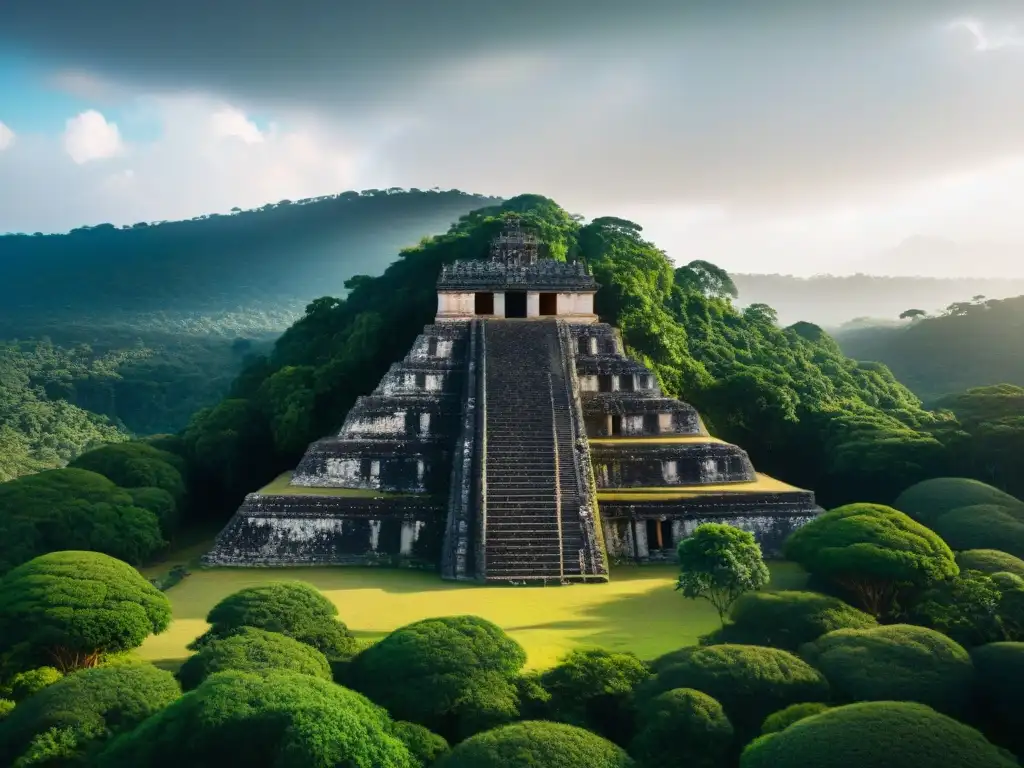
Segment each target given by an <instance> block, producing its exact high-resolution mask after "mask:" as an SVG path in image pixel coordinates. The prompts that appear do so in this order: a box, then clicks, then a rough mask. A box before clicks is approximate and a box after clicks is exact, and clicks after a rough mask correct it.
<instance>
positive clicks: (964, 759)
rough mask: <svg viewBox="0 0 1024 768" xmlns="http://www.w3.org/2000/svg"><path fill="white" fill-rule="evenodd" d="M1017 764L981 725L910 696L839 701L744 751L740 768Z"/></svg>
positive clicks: (1011, 767)
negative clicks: (841, 703)
mask: <svg viewBox="0 0 1024 768" xmlns="http://www.w3.org/2000/svg"><path fill="white" fill-rule="evenodd" d="M808 765H813V766H814V767H815V768H891V766H896V765H900V766H904V765H905V766H928V768H1016V766H1017V761H1016V760H1014V759H1013V758H1012V757H1011V756H1010V755H1009V754H1008V753H1006V752H1004V751H1003V750H1000V749H999V748H997V747H995V746H993V745H992V744H990V743H989V742H988V741H986V740H985V737H984V736H982V735H981V734H980V733H978V731H976V730H975V729H973V728H970V727H968V726H966V725H963V724H962V723H958V722H957V721H956V720H953V719H952V718H950V717H947V716H945V715H942V714H939V713H938V712H936V711H934V710H932V709H930V708H928V707H926V706H924V705H923V704H916V703H910V702H902V701H900V702H896V701H874V702H865V703H862V704H848V705H846V706H844V707H835V708H834V709H830V710H828V711H826V712H822V713H821V714H818V715H813V716H812V717H808V718H805V719H804V720H801V721H800V722H799V723H797V724H795V725H793V726H791V727H789V728H786V729H784V730H782V731H779V732H777V733H772V734H768V735H766V736H761V737H760V738H758V739H757V740H755V741H754V742H752V743H751V744H749V745H748V746H747V748H746V749H745V750H744V751H743V756H742V758H741V760H740V768H804V767H805V766H808Z"/></svg>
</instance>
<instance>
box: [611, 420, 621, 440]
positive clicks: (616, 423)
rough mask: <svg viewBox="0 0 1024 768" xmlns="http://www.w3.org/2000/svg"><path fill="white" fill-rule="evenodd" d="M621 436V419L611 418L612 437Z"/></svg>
mask: <svg viewBox="0 0 1024 768" xmlns="http://www.w3.org/2000/svg"><path fill="white" fill-rule="evenodd" d="M621 434H622V417H621V416H612V435H613V436H615V437H618V436H619V435H621Z"/></svg>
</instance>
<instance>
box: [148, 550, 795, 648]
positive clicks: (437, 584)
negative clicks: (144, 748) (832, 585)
mask: <svg viewBox="0 0 1024 768" xmlns="http://www.w3.org/2000/svg"><path fill="white" fill-rule="evenodd" d="M207 544H208V542H207ZM192 550H195V552H193V551H192ZM202 551H204V550H203V549H202V545H196V546H194V547H189V548H188V549H186V550H183V551H181V552H179V553H178V557H177V559H173V560H171V561H169V564H165V565H164V566H163V569H164V570H166V569H167V568H169V567H170V566H171V565H173V564H174V563H175V562H185V561H186V560H188V561H190V567H194V557H197V556H198V554H200V553H201V552H202ZM771 568H772V584H771V587H770V588H772V589H799V588H801V587H802V586H803V585H804V583H805V578H806V577H805V574H804V573H803V572H802V571H801V570H800V569H799V567H797V566H795V565H793V564H792V563H776V564H772V566H771ZM157 570H158V567H154V568H153V569H144V572H145V573H146V575H153V574H154V573H156V572H157ZM677 573H678V570H677V568H676V566H662V565H654V566H643V567H637V566H619V567H617V568H614V569H613V571H612V579H611V581H610V582H609V583H608V584H577V585H572V586H566V587H496V586H486V587H485V586H478V585H475V584H461V583H451V582H445V581H441V579H440V578H439V577H438V576H437V575H436V574H434V573H422V572H418V571H409V570H389V569H383V568H272V569H271V568H245V569H241V568H211V569H195V570H193V572H192V575H191V576H189V577H187V578H186V579H185V580H184V581H183V582H181V583H180V584H178V585H177V586H175V587H172V588H171V589H170V590H168V592H167V596H168V597H169V598H170V600H171V603H172V604H173V607H174V621H173V623H172V624H171V627H170V629H168V630H167V631H166V632H164V633H163V634H161V635H157V636H154V637H150V638H149V640H147V641H146V643H145V644H144V645H143V646H142V648H141V649H140V653H141V655H142V656H143V657H144V658H146V659H149V660H150V661H153V662H156V663H158V664H160V665H161V666H166V667H175V666H177V664H179V663H180V662H181V661H182V660H183V659H184V658H185V657H187V656H188V655H189V651H188V650H186V648H185V646H186V645H187V644H188V643H189V642H191V641H192V640H193V639H194V638H195V637H197V636H198V635H200V634H202V633H203V632H204V631H206V628H207V626H208V625H207V624H206V621H205V620H204V619H205V617H206V614H207V612H208V611H209V610H210V608H212V607H213V606H214V604H216V603H217V602H218V601H219V600H221V599H222V598H223V597H226V596H227V595H230V594H231V593H232V592H235V591H237V590H239V589H243V588H245V587H250V586H254V585H258V584H265V583H267V582H269V581H281V580H289V579H299V580H302V581H307V582H309V583H311V584H313V585H314V586H315V587H317V589H319V590H320V591H321V592H323V593H324V594H325V595H327V597H329V598H330V599H331V600H332V601H333V602H334V603H335V605H337V606H338V614H339V617H340V618H341V620H342V621H344V622H345V623H346V624H347V625H348V626H349V628H350V629H351V630H352V631H353V632H354V633H355V634H356V635H357V636H358V637H360V638H363V639H368V640H375V639H378V638H380V637H383V636H384V635H386V634H387V633H388V632H390V631H391V630H393V629H396V628H397V627H401V626H403V625H405V624H408V623H410V622H413V621H417V620H419V619H424V618H428V617H432V616H452V615H459V614H473V615H477V616H482V617H483V618H485V619H488V620H490V621H493V622H494V623H495V624H497V625H499V626H500V627H502V628H504V629H505V631H506V632H508V633H509V634H510V635H511V636H512V637H514V638H515V639H516V640H518V641H519V642H520V643H521V644H522V645H523V647H524V648H525V649H526V651H527V654H528V662H527V665H528V666H529V667H530V668H543V667H547V666H550V665H552V664H554V663H555V662H556V661H557V660H558V659H559V658H560V657H561V656H563V655H564V654H565V653H567V652H568V651H569V650H571V649H573V648H577V647H587V646H599V647H602V648H608V649H610V650H624V651H633V652H634V653H636V654H637V655H639V656H640V657H641V658H645V659H649V658H653V657H655V656H658V655H660V654H662V653H665V652H667V651H671V650H673V649H675V648H679V647H681V646H684V645H690V644H693V643H695V642H696V641H697V637H698V636H699V635H702V634H704V633H706V632H708V631H710V630H712V629H714V628H715V627H716V626H717V625H718V617H717V615H716V614H715V611H714V609H713V608H712V607H711V606H710V605H709V604H708V603H707V602H705V601H694V600H687V599H685V598H684V597H682V596H681V595H680V594H679V593H677V592H675V591H674V585H675V576H676V574H677Z"/></svg>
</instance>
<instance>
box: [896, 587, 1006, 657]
mask: <svg viewBox="0 0 1024 768" xmlns="http://www.w3.org/2000/svg"><path fill="white" fill-rule="evenodd" d="M1000 582H1001V579H999V578H998V576H997V578H993V577H992V576H990V575H988V574H985V573H982V572H981V571H961V572H960V575H959V576H955V577H953V578H952V579H949V580H948V581H943V582H939V583H938V584H936V585H935V586H934V587H932V588H931V589H929V590H928V591H926V592H925V593H924V594H923V595H921V597H920V599H919V600H918V602H917V604H916V605H914V607H913V610H912V611H911V613H910V615H911V618H912V620H913V621H914V623H915V624H923V625H924V626H926V627H931V628H932V629H935V630H938V631H939V632H942V633H943V634H944V635H948V636H949V637H951V638H952V639H953V640H955V641H956V642H957V643H959V644H960V645H962V646H964V647H970V646H974V645H982V644H984V643H994V642H998V641H999V640H1016V639H1018V638H1017V637H1016V626H1015V624H1016V619H1017V618H1018V617H1017V616H1015V615H1014V613H1015V612H1014V607H1015V603H1016V601H1015V600H1014V598H1013V596H1012V595H1010V596H1009V598H1008V599H1004V593H1006V592H1013V591H1017V592H1021V593H1024V581H1021V582H1019V583H1015V582H1014V581H1012V580H1011V581H1010V583H1007V584H1002V583H1000ZM1004 613H1006V615H1005V616H1004V615H1003V614H1004ZM1021 639H1024V637H1022V638H1021Z"/></svg>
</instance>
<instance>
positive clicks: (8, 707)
mask: <svg viewBox="0 0 1024 768" xmlns="http://www.w3.org/2000/svg"><path fill="white" fill-rule="evenodd" d="M15 706H17V705H16V704H15V703H14V702H13V701H11V700H10V699H0V722H3V721H4V720H5V719H7V716H8V715H9V714H11V712H13V711H14V707H15Z"/></svg>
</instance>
